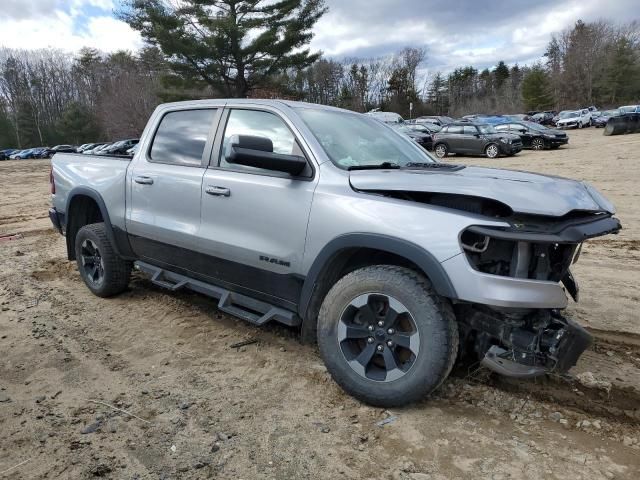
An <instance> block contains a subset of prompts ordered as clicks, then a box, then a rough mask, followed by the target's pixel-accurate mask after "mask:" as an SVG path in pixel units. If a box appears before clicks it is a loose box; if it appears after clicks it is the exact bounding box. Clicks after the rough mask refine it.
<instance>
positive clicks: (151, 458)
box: [0, 129, 640, 480]
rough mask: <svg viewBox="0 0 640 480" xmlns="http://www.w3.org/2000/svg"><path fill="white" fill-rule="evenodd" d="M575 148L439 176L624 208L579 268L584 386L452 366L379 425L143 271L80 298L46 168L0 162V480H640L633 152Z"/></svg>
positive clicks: (638, 144)
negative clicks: (495, 179) (502, 174)
mask: <svg viewBox="0 0 640 480" xmlns="http://www.w3.org/2000/svg"><path fill="white" fill-rule="evenodd" d="M570 137H571V143H570V145H569V146H568V147H567V148H562V149H560V150H558V151H545V152H529V151H525V152H522V153H521V154H520V155H518V156H516V157H513V158H500V159H495V160H492V161H488V160H485V159H481V158H464V159H457V158H454V157H453V158H451V159H450V161H456V162H457V161H463V162H465V163H474V164H483V165H492V166H506V167H510V168H517V169H526V170H534V171H539V172H545V173H550V174H557V175H563V176H569V177H573V178H580V179H585V180H588V181H590V182H592V183H593V184H594V185H595V186H596V187H598V188H599V189H600V190H601V191H603V192H604V193H605V194H606V195H607V196H608V197H609V198H610V199H611V200H613V201H614V202H615V203H616V205H617V207H618V211H619V217H620V219H621V221H622V223H623V224H624V228H625V229H624V230H623V231H622V232H621V233H620V234H619V235H617V236H611V237H607V238H604V239H599V240H594V241H592V242H590V243H589V244H588V246H587V247H586V248H585V249H584V251H583V255H582V258H581V259H580V262H579V264H578V265H577V268H576V269H575V274H576V275H577V277H578V279H579V281H580V283H581V287H582V301H581V303H580V304H579V305H572V306H571V307H570V308H569V313H570V314H571V315H573V316H574V317H575V318H577V319H578V320H579V321H580V322H581V323H583V324H585V325H587V326H589V327H590V328H591V330H592V332H593V333H594V334H595V336H596V342H595V344H594V346H593V348H592V349H591V350H590V351H588V352H587V353H586V354H585V356H584V357H583V359H582V360H581V361H580V363H579V365H578V366H577V367H576V369H575V372H574V373H575V374H576V375H577V376H576V377H571V378H549V379H544V380H539V381H536V382H513V381H504V380H500V379H496V378H494V377H492V376H489V375H488V374H487V372H483V371H481V370H476V369H468V370H465V369H462V368H458V370H457V371H456V372H455V374H454V375H453V376H452V377H451V379H450V380H449V381H447V382H446V384H445V385H444V386H443V387H442V388H441V389H440V391H439V392H437V394H435V395H434V396H433V397H432V398H429V399H425V400H424V401H423V402H421V403H420V404H417V405H413V406H411V407H406V408H401V409H392V410H390V411H388V410H382V409H376V408H371V407H369V406H366V405H363V404H361V403H359V402H357V401H355V400H354V399H352V398H351V397H349V396H347V395H345V394H344V393H343V392H342V391H341V390H340V389H339V388H338V387H337V386H336V385H335V384H334V383H333V381H332V380H331V379H330V377H329V375H328V373H327V372H326V369H325V368H324V366H323V365H322V361H321V359H320V358H319V356H318V353H317V350H316V348H315V347H313V346H308V345H301V344H300V343H299V341H298V339H297V334H296V332H295V331H293V330H289V329H286V328H283V327H279V326H267V327H264V328H256V327H253V326H251V325H248V324H246V323H244V322H242V321H240V320H236V319H234V318H231V317H229V316H227V315H224V314H221V313H220V312H218V311H216V308H215V306H214V305H215V304H214V303H213V302H212V301H210V300H208V299H207V298H205V297H202V296H200V295H197V294H190V293H181V292H179V293H169V292H167V291H163V290H161V289H159V288H157V287H155V286H153V285H152V284H151V283H150V282H149V281H148V280H146V279H145V278H143V277H142V276H138V275H137V274H136V275H134V278H133V281H132V282H131V285H130V290H129V291H128V292H126V293H125V294H123V295H120V296H118V297H117V298H113V299H108V300H105V299H100V298H97V297H95V296H93V295H91V294H90V292H89V291H88V290H87V289H86V288H85V286H84V285H83V283H82V281H81V279H80V277H79V275H78V273H77V271H76V267H75V264H72V263H69V262H68V261H67V260H66V257H65V248H64V240H63V238H62V237H60V236H59V235H58V234H57V233H56V232H54V231H53V229H52V228H51V226H50V222H49V220H48V218H47V208H48V206H49V199H48V172H49V162H48V161H46V160H33V161H4V162H0V478H7V479H28V478H48V479H58V478H70V479H76V478H95V477H103V478H113V479H121V478H122V479H182V478H185V479H201V478H202V479H205V478H221V479H227V478H229V479H245V480H248V479H298V478H301V479H342V478H345V479H391V480H427V479H434V480H440V479H467V478H469V479H471V478H473V479H540V478H545V479H562V480H567V479H600V478H621V479H638V478H640V428H639V424H640V394H639V392H640V320H639V316H640V314H639V310H640V304H639V302H638V297H639V295H640V294H639V293H638V284H639V283H640V282H639V280H640V268H639V267H640V250H639V246H640V202H639V196H640V190H639V185H640V153H639V152H640V135H634V136H619V137H604V136H602V130H593V129H591V130H583V131H575V132H571V133H570ZM9 234H17V237H7V235H9ZM247 339H255V340H257V343H253V344H251V345H247V346H245V347H241V348H232V347H231V345H232V344H234V343H235V342H239V341H242V340H247Z"/></svg>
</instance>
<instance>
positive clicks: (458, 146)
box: [433, 122, 522, 158]
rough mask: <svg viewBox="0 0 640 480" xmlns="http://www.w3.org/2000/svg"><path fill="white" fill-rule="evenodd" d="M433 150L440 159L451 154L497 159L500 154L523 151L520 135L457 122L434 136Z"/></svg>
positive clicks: (481, 124) (489, 126)
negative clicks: (484, 156)
mask: <svg viewBox="0 0 640 480" xmlns="http://www.w3.org/2000/svg"><path fill="white" fill-rule="evenodd" d="M433 150H434V151H435V153H436V156H437V157H438V158H443V157H446V156H447V155H448V154H449V153H457V154H463V155H486V156H487V157H489V158H496V157H497V156H499V155H500V154H503V155H515V154H516V153H518V152H519V151H520V150H522V140H520V136H518V135H514V134H511V133H505V132H498V131H496V130H495V128H494V127H493V126H492V125H489V124H485V123H480V124H476V123H469V122H456V123H452V124H450V125H446V126H444V127H442V130H440V132H439V133H436V134H435V135H434V138H433Z"/></svg>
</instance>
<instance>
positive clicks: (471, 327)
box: [351, 164, 621, 378]
mask: <svg viewBox="0 0 640 480" xmlns="http://www.w3.org/2000/svg"><path fill="white" fill-rule="evenodd" d="M437 167H438V168H426V167H424V168H420V169H414V170H413V171H411V170H405V171H397V170H396V171H394V172H389V174H387V175H386V176H382V175H379V176H376V174H375V173H374V172H355V173H354V174H352V176H351V183H352V185H353V186H354V188H356V189H358V190H360V191H368V192H371V193H376V194H380V195H384V196H388V197H393V198H397V199H402V200H407V201H410V202H419V203H423V204H428V205H433V206H436V207H444V208H447V209H452V210H455V211H458V212H460V213H463V212H466V214H469V217H470V225H469V226H467V227H466V228H464V229H463V230H462V231H461V232H459V233H458V236H459V238H458V242H459V245H460V248H461V250H462V253H460V254H458V255H455V256H454V257H452V258H450V259H447V260H445V261H443V262H442V265H443V266H444V267H445V269H446V270H447V273H448V274H449V276H450V277H452V280H453V284H454V287H455V288H456V291H457V294H458V298H455V299H452V301H453V306H454V311H455V313H456V317H457V319H458V324H459V331H460V336H461V337H460V340H461V351H462V354H463V355H465V356H467V357H468V358H469V357H470V358H471V360H472V361H474V362H475V361H480V363H481V364H482V365H484V366H485V367H487V368H489V369H491V370H493V371H495V372H497V373H499V374H502V375H506V376H511V377H519V378H530V377H536V376H539V375H543V374H546V373H558V374H562V373H565V372H567V371H568V370H569V369H570V368H571V367H573V366H574V365H575V364H576V362H577V361H578V359H579V357H580V355H581V354H582V353H583V352H584V351H585V350H586V349H587V348H588V347H589V345H590V344H591V341H592V339H591V336H590V334H589V333H588V332H587V331H586V330H585V329H584V328H582V327H581V326H580V325H578V324H577V323H575V322H573V321H572V320H571V319H569V318H567V317H566V316H565V315H564V314H563V310H564V308H565V307H566V305H567V296H566V294H565V292H567V293H568V294H569V295H570V296H571V297H572V298H573V300H574V301H576V302H577V301H578V298H579V288H578V283H577V281H576V279H575V278H574V276H573V275H572V273H571V266H572V265H573V264H574V263H575V262H576V261H577V260H578V258H579V257H580V253H581V251H582V248H583V244H584V242H585V241H587V240H589V239H592V238H594V237H599V236H603V235H607V234H612V233H617V232H618V231H619V230H620V229H621V225H620V222H619V221H618V219H617V218H615V217H614V214H615V208H614V206H613V205H612V204H611V203H610V202H609V201H608V200H607V199H606V198H604V197H603V196H602V195H601V194H600V193H599V192H598V191H597V190H596V189H595V188H593V187H592V186H591V185H589V184H587V183H585V182H578V181H574V180H569V179H564V178H559V177H552V176H546V175H539V174H533V173H527V172H519V171H508V170H500V169H490V168H481V167H465V166H461V165H449V164H437ZM472 218H476V219H482V220H491V221H496V222H498V223H499V224H498V225H487V224H486V223H485V222H477V224H474V223H473V220H471V219H472ZM441 228H442V227H441ZM562 287H564V289H563V288H562Z"/></svg>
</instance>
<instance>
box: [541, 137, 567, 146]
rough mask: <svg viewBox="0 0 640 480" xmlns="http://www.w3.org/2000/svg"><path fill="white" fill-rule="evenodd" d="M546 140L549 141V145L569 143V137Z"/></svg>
mask: <svg viewBox="0 0 640 480" xmlns="http://www.w3.org/2000/svg"><path fill="white" fill-rule="evenodd" d="M546 140H547V142H548V143H549V145H551V146H553V145H566V144H567V143H569V137H563V138H557V137H555V138H547V139H546Z"/></svg>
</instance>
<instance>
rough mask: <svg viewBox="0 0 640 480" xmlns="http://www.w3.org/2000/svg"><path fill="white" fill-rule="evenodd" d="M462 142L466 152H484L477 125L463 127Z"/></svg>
mask: <svg viewBox="0 0 640 480" xmlns="http://www.w3.org/2000/svg"><path fill="white" fill-rule="evenodd" d="M461 142H462V148H463V149H464V152H465V153H482V139H481V138H480V136H479V135H478V129H477V128H476V126H475V125H465V126H464V127H463V131H462V136H461Z"/></svg>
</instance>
